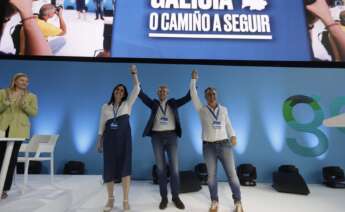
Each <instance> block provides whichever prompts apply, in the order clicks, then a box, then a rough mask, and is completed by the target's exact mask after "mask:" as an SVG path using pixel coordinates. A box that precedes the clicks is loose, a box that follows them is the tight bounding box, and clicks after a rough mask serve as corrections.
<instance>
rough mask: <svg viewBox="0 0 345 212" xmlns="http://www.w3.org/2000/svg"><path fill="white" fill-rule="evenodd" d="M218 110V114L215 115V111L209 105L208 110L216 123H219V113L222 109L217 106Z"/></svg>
mask: <svg viewBox="0 0 345 212" xmlns="http://www.w3.org/2000/svg"><path fill="white" fill-rule="evenodd" d="M217 108H218V111H217V114H215V113H214V112H213V110H212V109H211V108H210V107H209V106H208V105H207V109H208V110H209V111H210V113H211V114H212V116H213V118H214V119H215V120H216V121H218V117H219V111H220V108H219V107H218V105H217V107H216V109H217Z"/></svg>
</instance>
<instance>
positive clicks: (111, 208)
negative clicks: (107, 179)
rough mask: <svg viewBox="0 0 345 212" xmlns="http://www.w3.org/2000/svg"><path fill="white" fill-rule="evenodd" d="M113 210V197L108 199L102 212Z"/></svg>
mask: <svg viewBox="0 0 345 212" xmlns="http://www.w3.org/2000/svg"><path fill="white" fill-rule="evenodd" d="M113 208H114V197H109V198H108V202H107V204H106V205H105V206H104V208H103V212H110V211H111V210H113Z"/></svg>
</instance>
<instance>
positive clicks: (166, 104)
mask: <svg viewBox="0 0 345 212" xmlns="http://www.w3.org/2000/svg"><path fill="white" fill-rule="evenodd" d="M159 108H160V109H161V111H162V113H163V115H164V116H166V114H167V108H168V101H167V102H166V103H165V108H164V110H163V108H162V106H161V103H159Z"/></svg>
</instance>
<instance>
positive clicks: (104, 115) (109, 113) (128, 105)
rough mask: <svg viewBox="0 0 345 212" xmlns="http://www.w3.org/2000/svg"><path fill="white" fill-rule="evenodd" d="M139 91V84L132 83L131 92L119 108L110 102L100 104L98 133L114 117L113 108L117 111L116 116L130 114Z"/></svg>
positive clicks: (101, 131)
mask: <svg viewBox="0 0 345 212" xmlns="http://www.w3.org/2000/svg"><path fill="white" fill-rule="evenodd" d="M139 92H140V85H139V84H137V85H134V87H133V90H132V91H131V94H130V95H129V97H128V98H127V100H126V101H123V102H122V103H121V105H120V107H119V108H117V106H115V108H114V105H113V104H111V105H108V104H104V105H103V106H102V110H101V117H100V120H99V128H98V135H102V134H103V132H104V128H105V123H106V122H107V121H108V120H109V119H112V118H114V110H115V111H117V114H116V117H119V116H122V115H126V114H128V115H131V111H132V106H133V104H134V102H135V100H136V98H137V97H138V95H139Z"/></svg>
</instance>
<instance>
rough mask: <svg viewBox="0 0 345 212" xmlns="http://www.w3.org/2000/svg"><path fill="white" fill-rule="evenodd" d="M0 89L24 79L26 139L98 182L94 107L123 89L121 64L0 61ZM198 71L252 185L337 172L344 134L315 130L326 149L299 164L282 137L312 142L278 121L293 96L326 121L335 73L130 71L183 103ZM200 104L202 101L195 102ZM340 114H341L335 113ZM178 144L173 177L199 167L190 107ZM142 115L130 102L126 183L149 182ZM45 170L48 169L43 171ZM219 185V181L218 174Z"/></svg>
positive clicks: (300, 113) (299, 110)
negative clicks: (29, 98)
mask: <svg viewBox="0 0 345 212" xmlns="http://www.w3.org/2000/svg"><path fill="white" fill-rule="evenodd" d="M0 63H1V66H0V87H2V88H3V87H7V86H8V84H9V81H10V79H11V76H12V75H13V74H14V73H16V72H26V73H28V74H29V75H30V90H32V92H34V93H36V94H37V95H38V99H39V114H38V116H37V117H35V118H34V119H33V120H32V121H33V128H32V133H33V134H51V133H58V134H60V139H59V141H58V144H57V147H56V155H55V159H56V172H57V173H62V169H63V166H64V163H65V162H67V161H69V160H81V161H84V162H85V164H86V168H87V174H100V173H101V170H102V157H101V155H100V154H98V153H97V152H96V150H95V143H96V134H97V130H98V121H99V112H100V108H101V105H102V104H103V103H104V102H106V101H107V100H108V98H109V96H110V94H111V91H112V89H113V87H114V85H115V84H117V83H124V84H126V85H127V87H128V88H131V86H132V84H131V79H130V75H129V70H128V68H129V64H123V63H116V64H113V63H91V62H57V61H15V60H8V61H7V60H1V61H0ZM193 68H196V69H197V70H199V76H200V80H199V90H200V92H202V90H203V89H204V88H205V87H207V86H209V85H211V86H214V87H216V88H217V89H218V92H219V101H220V103H222V104H223V105H225V106H227V107H228V108H229V114H230V118H231V120H232V123H233V126H234V129H235V130H236V132H237V135H238V145H237V146H236V148H235V153H236V160H237V164H240V163H252V164H254V165H255V166H256V167H257V170H258V179H259V181H265V182H268V181H271V174H272V171H274V170H276V169H277V167H278V166H279V165H281V164H286V163H289V164H295V165H296V166H297V167H298V168H299V169H300V171H301V174H302V175H303V176H304V177H305V179H306V180H307V181H308V182H321V180H322V179H321V168H322V167H323V166H326V165H339V166H342V167H343V168H345V157H344V149H345V134H344V133H343V132H342V131H340V130H339V129H336V128H325V127H322V126H319V127H318V128H319V129H320V130H321V131H322V132H323V133H324V134H325V135H326V137H327V141H326V142H327V143H328V147H327V149H326V152H325V153H323V154H322V155H320V156H315V157H306V156H303V155H301V154H297V153H295V152H294V151H292V149H291V148H289V146H288V145H287V144H286V139H287V138H288V137H291V138H296V139H298V143H299V144H301V145H303V146H306V147H313V146H315V145H316V144H317V143H318V142H319V141H318V139H317V137H316V136H314V135H313V134H310V133H305V132H299V131H296V130H295V129H293V128H291V127H290V125H288V124H287V122H286V121H285V120H284V117H283V109H282V108H283V103H284V101H285V100H286V99H287V98H288V97H290V96H293V95H297V94H303V95H307V96H310V97H312V98H314V99H315V100H316V101H317V102H318V103H319V104H320V106H321V110H322V111H323V113H324V116H325V118H327V117H329V116H331V114H332V113H331V108H332V105H334V103H337V102H338V103H339V102H341V103H342V104H343V105H345V104H344V101H343V102H342V101H339V100H341V99H344V96H345V95H344V90H345V85H344V83H343V82H344V79H345V70H343V69H309V68H268V67H230V66H201V65H162V64H138V69H139V77H140V81H141V82H142V87H143V88H144V89H145V91H146V92H147V93H148V94H149V95H150V96H152V97H153V96H155V94H156V88H157V86H158V85H160V84H167V85H168V86H169V88H170V90H171V92H170V96H171V97H181V96H183V95H184V94H185V93H186V91H187V89H188V86H189V81H190V75H191V70H192V69H193ZM201 97H202V96H201ZM340 108H341V110H340V111H341V112H345V110H344V107H343V106H342V105H341V107H340ZM293 114H294V117H295V119H296V120H297V121H298V122H301V123H308V122H310V121H311V120H312V119H313V117H314V116H315V115H314V112H313V110H312V109H311V107H310V106H308V105H306V104H298V105H296V107H294V109H293ZM180 115H181V122H182V128H183V136H182V138H181V139H180V141H179V158H180V168H181V170H188V169H193V167H194V165H196V164H197V163H200V162H202V154H201V140H200V135H201V129H200V123H199V117H198V115H197V113H196V112H195V110H194V108H193V106H192V103H189V104H187V105H186V106H184V107H182V108H181V110H180ZM148 116H149V110H148V109H147V108H146V107H145V106H144V105H143V103H142V102H141V101H140V100H139V99H138V100H137V102H136V103H135V105H134V107H133V110H132V116H131V123H132V127H133V128H132V133H133V177H134V178H135V179H149V178H150V175H151V167H152V165H153V163H154V158H153V153H152V148H151V144H150V139H149V138H142V136H141V135H142V132H143V129H144V125H145V124H146V121H147V119H148ZM45 166H46V167H45V170H46V171H47V170H48V169H47V168H48V164H45ZM218 172H219V176H220V179H225V175H224V172H223V170H222V169H218Z"/></svg>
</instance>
